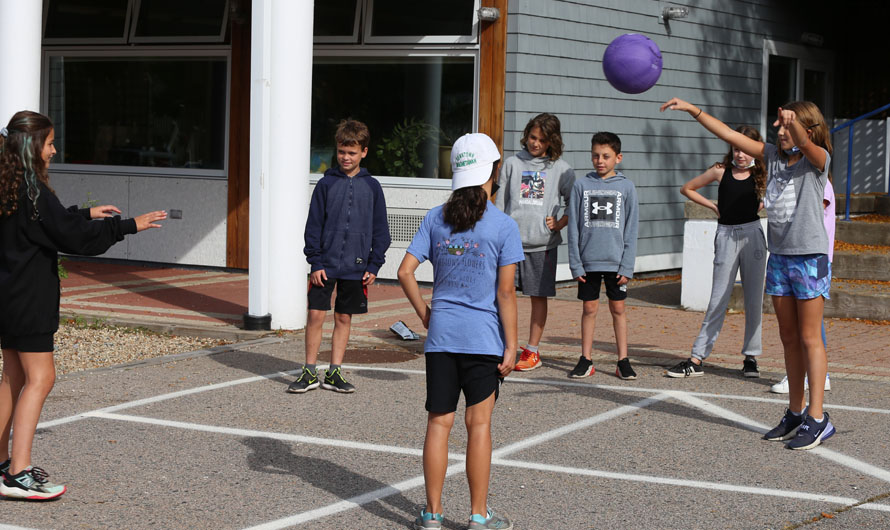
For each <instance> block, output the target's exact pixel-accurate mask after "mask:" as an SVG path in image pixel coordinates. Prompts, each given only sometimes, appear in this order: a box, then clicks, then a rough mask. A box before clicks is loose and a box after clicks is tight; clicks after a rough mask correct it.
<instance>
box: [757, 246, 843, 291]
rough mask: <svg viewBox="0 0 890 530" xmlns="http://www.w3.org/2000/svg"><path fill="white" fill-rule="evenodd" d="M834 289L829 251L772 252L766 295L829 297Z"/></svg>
mask: <svg viewBox="0 0 890 530" xmlns="http://www.w3.org/2000/svg"><path fill="white" fill-rule="evenodd" d="M830 289H831V262H830V261H828V256H827V255H826V254H806V255H803V256H788V255H782V254H770V256H769V260H767V262H766V294H768V295H771V296H793V297H795V298H797V299H798V300H810V299H811V298H816V297H817V296H822V297H824V298H825V299H826V300H828V299H830V298H831V297H830V296H828V291H829V290H830Z"/></svg>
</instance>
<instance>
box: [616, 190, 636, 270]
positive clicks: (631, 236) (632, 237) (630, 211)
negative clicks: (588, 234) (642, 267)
mask: <svg viewBox="0 0 890 530" xmlns="http://www.w3.org/2000/svg"><path fill="white" fill-rule="evenodd" d="M625 206H626V208H625V210H624V211H625V217H624V219H625V223H624V253H623V254H622V255H621V263H620V264H619V265H618V274H620V275H622V276H624V277H625V278H628V279H630V278H633V275H634V263H635V262H636V259H637V230H638V227H639V221H640V214H639V208H637V190H636V188H634V187H633V186H631V188H630V191H629V192H628V193H627V201H625Z"/></svg>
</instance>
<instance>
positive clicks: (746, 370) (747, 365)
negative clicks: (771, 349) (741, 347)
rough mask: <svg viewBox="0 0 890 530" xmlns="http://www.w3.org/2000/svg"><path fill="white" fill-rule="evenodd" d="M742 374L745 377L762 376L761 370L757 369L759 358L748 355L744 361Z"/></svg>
mask: <svg viewBox="0 0 890 530" xmlns="http://www.w3.org/2000/svg"><path fill="white" fill-rule="evenodd" d="M742 375H744V376H745V377H760V370H758V369H757V359H756V358H754V357H752V356H750V355H746V356H745V360H744V361H743V362H742Z"/></svg>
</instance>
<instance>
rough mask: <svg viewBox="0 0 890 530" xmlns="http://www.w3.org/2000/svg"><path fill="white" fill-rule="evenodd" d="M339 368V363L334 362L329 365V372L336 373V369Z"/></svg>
mask: <svg viewBox="0 0 890 530" xmlns="http://www.w3.org/2000/svg"><path fill="white" fill-rule="evenodd" d="M337 368H340V365H339V364H332V365H330V366H328V373H329V374H332V373H334V370H336V369H337Z"/></svg>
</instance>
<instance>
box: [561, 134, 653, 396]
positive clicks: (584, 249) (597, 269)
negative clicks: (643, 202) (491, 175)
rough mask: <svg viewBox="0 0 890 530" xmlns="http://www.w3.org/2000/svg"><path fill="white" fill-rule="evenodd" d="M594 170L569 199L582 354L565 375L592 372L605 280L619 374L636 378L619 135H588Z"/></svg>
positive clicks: (633, 239) (630, 239) (631, 210)
mask: <svg viewBox="0 0 890 530" xmlns="http://www.w3.org/2000/svg"><path fill="white" fill-rule="evenodd" d="M590 143H591V161H592V162H593V167H594V169H595V171H592V172H590V173H588V174H587V175H586V176H585V177H583V178H580V179H578V181H577V182H575V186H574V187H573V188H572V194H571V198H570V200H569V208H568V211H569V244H568V246H569V266H570V268H571V271H572V277H574V278H575V279H576V280H577V281H578V299H580V300H582V301H583V302H584V311H583V313H582V315H581V353H582V355H581V358H580V359H578V364H577V366H575V368H574V369H573V370H572V371H571V372H570V373H569V377H576V378H580V377H588V376H591V375H593V373H594V371H595V370H594V368H593V361H592V359H591V351H592V350H593V333H594V328H595V325H596V313H597V309H598V306H599V297H600V283H601V282H605V284H606V296H607V297H608V298H609V311H610V312H611V313H612V325H613V326H614V328H615V342H616V345H617V349H618V367H617V368H616V370H615V375H616V376H617V377H619V378H621V379H636V378H637V374H636V372H634V370H633V368H631V366H630V360H629V359H628V358H627V317H626V315H625V313H624V300H625V299H626V298H627V282H628V281H629V280H630V278H632V277H633V271H634V260H635V259H636V254H637V225H638V218H639V213H638V211H637V194H636V189H635V188H634V185H633V182H631V181H629V180H627V179H626V178H625V177H624V175H623V174H621V172H620V171H615V166H616V165H617V164H618V163H619V162H621V158H622V156H621V140H620V139H619V138H618V135H616V134H613V133H610V132H598V133H596V134H594V135H593V138H592V139H591V142H590Z"/></svg>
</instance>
